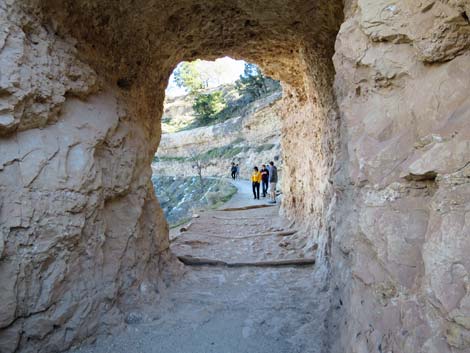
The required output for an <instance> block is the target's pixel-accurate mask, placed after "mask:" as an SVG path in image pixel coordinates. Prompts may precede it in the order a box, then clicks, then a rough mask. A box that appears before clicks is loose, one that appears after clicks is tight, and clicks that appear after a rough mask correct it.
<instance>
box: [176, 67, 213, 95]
mask: <svg viewBox="0 0 470 353" xmlns="http://www.w3.org/2000/svg"><path fill="white" fill-rule="evenodd" d="M197 65H198V62H197V61H191V62H187V61H184V62H182V63H181V64H179V65H178V67H177V68H176V70H175V72H174V80H175V83H176V85H177V86H178V87H182V88H185V89H186V90H188V92H189V93H190V94H197V92H199V91H200V90H202V89H204V88H207V84H208V83H207V79H205V78H203V75H202V74H201V72H200V71H199V69H198V67H197Z"/></svg>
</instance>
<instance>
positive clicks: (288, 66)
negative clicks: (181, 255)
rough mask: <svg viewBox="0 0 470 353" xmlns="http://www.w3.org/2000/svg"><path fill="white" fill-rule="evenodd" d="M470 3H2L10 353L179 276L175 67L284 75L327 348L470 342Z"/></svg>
mask: <svg viewBox="0 0 470 353" xmlns="http://www.w3.org/2000/svg"><path fill="white" fill-rule="evenodd" d="M469 13H470V5H469V3H468V1H465V0H462V1H458V0H456V1H452V2H449V1H444V0H441V1H420V2H409V1H404V0H403V1H401V0H399V1H393V2H391V1H384V0H380V1H370V0H357V1H356V0H351V1H349V0H348V1H339V0H338V1H326V0H310V1H301V0H295V1H284V0H276V1H264V0H258V1H245V0H237V1H230V2H229V1H222V0H219V1H211V2H203V1H196V0H191V1H189V0H187V1H173V2H170V1H140V0H133V1H95V0H79V1H55V0H42V1H39V0H22V1H20V0H17V1H6V2H3V3H2V4H1V5H0V22H1V24H2V26H1V27H2V31H1V32H0V68H1V75H0V102H1V105H0V107H1V108H0V109H1V110H0V143H1V144H0V146H1V152H2V153H1V154H0V190H1V199H0V222H1V224H0V227H1V234H0V279H1V283H2V288H1V290H0V299H1V300H0V351H1V352H55V351H61V350H64V349H67V348H68V347H70V346H71V345H72V344H76V343H79V342H82V341H84V340H86V339H88V338H90V337H93V336H95V335H96V334H99V333H105V332H108V331H109V330H111V329H112V328H114V327H116V326H119V324H120V323H121V322H122V317H123V312H125V309H126V307H128V306H130V305H135V304H136V303H145V302H147V301H155V298H158V291H159V287H160V286H164V285H165V283H166V282H169V281H171V280H172V277H173V275H174V272H177V271H178V265H177V264H176V260H175V259H174V258H173V257H172V255H171V253H170V252H169V251H168V226H167V224H166V222H165V220H164V217H163V214H162V212H161V210H160V207H159V205H158V202H157V200H156V198H155V196H154V192H153V188H152V184H151V182H150V176H151V169H150V163H151V159H152V158H153V155H154V154H155V151H156V150H157V148H158V144H159V139H160V134H161V131H160V130H161V128H160V118H161V114H162V107H163V99H164V90H165V87H166V85H167V81H168V78H169V75H170V73H171V71H172V70H173V68H174V67H175V66H176V65H177V64H178V63H179V62H180V61H182V60H194V59H198V58H200V59H214V58H217V57H220V56H223V55H229V56H231V57H234V58H240V59H245V60H248V61H250V62H254V63H256V64H258V65H259V66H260V67H262V68H263V70H264V71H265V72H266V73H267V74H269V75H271V76H273V77H275V78H277V79H280V80H281V81H282V82H283V86H284V91H285V97H284V102H283V112H282V118H283V126H282V143H283V154H284V155H283V160H284V161H285V171H284V175H287V176H288V177H287V178H285V181H284V185H283V190H285V192H286V195H285V198H284V201H283V205H282V212H283V213H284V214H285V215H286V216H287V217H289V218H291V219H293V220H295V221H296V222H297V224H299V225H302V226H303V227H304V228H305V229H308V230H309V232H310V233H311V242H312V243H316V244H318V249H319V250H318V255H317V266H318V271H320V272H321V273H322V275H323V277H324V281H325V283H326V288H327V289H326V290H328V291H329V295H330V297H331V300H330V303H331V309H330V310H331V315H329V316H330V319H329V320H330V322H329V323H328V325H329V331H330V332H331V335H332V337H331V347H330V351H331V352H357V353H363V352H407V353H414V352H416V353H418V352H435V353H438V352H439V353H446V352H466V351H468V349H470V331H469V329H470V326H469V323H468V322H469V316H470V304H469V303H470V287H469V285H468V278H469V271H470V260H469V258H468V253H469V252H470V240H469V237H468V234H469V233H470V232H469V231H470V225H469V224H470V223H469V221H468V209H469V204H470V187H469V176H470V169H469V168H470V167H469V166H470V164H469V162H470V158H469V155H470V144H469V141H470V125H469V124H470V99H469V97H468V92H469V89H470V81H469V80H468V77H467V76H466V75H467V73H468V72H469V70H470V52H469V48H470V24H469V22H468V16H467V15H468V14H469Z"/></svg>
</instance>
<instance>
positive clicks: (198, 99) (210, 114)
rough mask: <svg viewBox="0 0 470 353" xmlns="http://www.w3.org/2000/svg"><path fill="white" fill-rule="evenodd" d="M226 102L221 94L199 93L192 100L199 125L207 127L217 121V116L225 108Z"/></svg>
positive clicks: (217, 92) (218, 92)
mask: <svg viewBox="0 0 470 353" xmlns="http://www.w3.org/2000/svg"><path fill="white" fill-rule="evenodd" d="M225 106H226V102H225V99H224V97H223V95H222V92H220V91H216V92H212V93H200V94H197V95H196V96H195V98H194V104H193V109H194V111H195V112H196V116H197V120H198V123H199V124H200V125H207V124H209V123H210V122H212V121H214V120H215V119H217V115H218V114H219V113H220V112H221V111H222V110H223V109H224V108H225Z"/></svg>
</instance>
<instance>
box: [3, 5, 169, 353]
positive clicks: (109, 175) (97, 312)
mask: <svg viewBox="0 0 470 353" xmlns="http://www.w3.org/2000/svg"><path fill="white" fill-rule="evenodd" d="M0 28H1V29H2V30H1V32H0V67H1V73H0V150H1V153H0V352H2V353H7V352H16V351H21V352H56V351H61V350H63V349H65V348H67V347H68V346H70V345H71V344H72V343H74V342H75V343H76V342H79V341H81V340H83V339H85V338H87V337H90V336H93V335H96V334H99V333H106V332H109V329H110V328H113V327H115V326H117V325H121V324H122V322H123V319H124V316H125V314H124V312H123V311H122V310H123V308H125V307H126V306H127V305H128V304H132V305H136V304H138V303H139V302H142V301H144V300H145V299H144V298H145V297H146V296H149V297H152V298H153V299H154V298H155V296H158V294H157V291H158V288H159V287H160V289H161V288H162V287H164V284H161V282H162V278H163V276H162V271H163V270H162V269H163V268H164V267H163V265H162V264H163V262H164V261H165V259H169V258H170V256H169V255H166V254H165V249H166V248H167V246H168V238H167V229H166V222H165V219H164V216H163V214H162V212H161V210H160V208H159V207H158V204H157V202H156V199H155V196H154V191H153V187H152V184H151V182H150V177H151V168H150V161H151V159H152V157H153V152H154V149H155V148H156V145H157V143H158V135H157V134H155V135H154V136H149V134H148V129H146V128H145V126H142V124H141V123H137V121H136V118H135V117H136V115H135V114H132V113H131V112H130V111H129V109H128V107H127V104H126V103H124V102H126V101H127V100H128V97H125V95H123V94H122V93H121V92H118V90H117V89H116V88H114V87H109V86H107V85H106V84H104V83H103V82H102V81H100V79H99V78H98V76H97V74H96V72H95V71H94V70H93V69H91V68H90V67H89V66H88V65H86V64H84V63H83V62H81V61H80V60H78V59H77V51H76V49H75V47H74V45H73V41H71V40H70V39H68V40H64V39H61V38H59V37H58V36H55V35H53V34H51V32H52V29H51V28H50V27H46V26H41V25H40V24H39V23H37V22H36V19H35V18H34V17H33V16H28V15H25V14H24V13H22V12H21V11H19V9H18V8H16V7H15V6H6V5H5V3H4V2H3V3H2V4H1V5H0ZM139 139H140V140H146V141H148V144H141V143H139V142H138V140H139ZM155 224H158V225H159V227H155ZM168 263H169V262H168ZM165 268H167V267H165Z"/></svg>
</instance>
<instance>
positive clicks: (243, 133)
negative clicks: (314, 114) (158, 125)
mask: <svg viewBox="0 0 470 353" xmlns="http://www.w3.org/2000/svg"><path fill="white" fill-rule="evenodd" d="M281 96H282V92H280V91H277V92H274V93H272V94H270V95H269V96H267V97H263V98H261V99H258V100H256V101H254V102H252V103H250V104H248V105H247V106H246V107H245V108H244V109H243V111H242V115H240V116H234V117H232V118H230V119H228V120H226V121H224V122H222V123H219V124H216V125H211V126H205V127H199V128H194V129H188V130H183V131H179V132H174V133H164V134H163V135H162V139H161V142H160V146H159V148H158V151H157V154H156V158H155V161H154V163H152V169H153V172H154V175H157V176H186V177H187V176H192V175H196V174H197V169H196V168H194V167H193V165H194V164H195V160H198V161H201V162H202V163H203V164H204V166H205V167H204V170H203V173H204V175H206V176H218V177H221V176H229V174H230V165H231V163H232V162H235V163H239V164H240V177H242V178H249V177H250V175H251V172H252V169H253V167H254V166H255V165H256V166H258V167H261V164H263V163H264V164H267V163H268V162H269V161H271V160H274V161H276V163H277V164H278V166H279V171H280V174H281V170H282V159H281V141H280V140H281V131H280V126H281V120H280V113H279V111H280V105H281ZM187 102H188V97H187V96H183V97H179V98H178V99H172V100H171V101H170V102H169V104H168V106H166V107H167V109H166V110H165V115H164V116H165V117H166V119H167V120H166V121H167V126H174V125H175V124H174V122H176V125H181V124H182V122H184V124H186V125H187V124H188V122H189V121H191V120H192V119H194V112H193V110H192V107H191V106H190V105H188V104H187ZM170 122H171V123H173V124H169V123H170Z"/></svg>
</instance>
